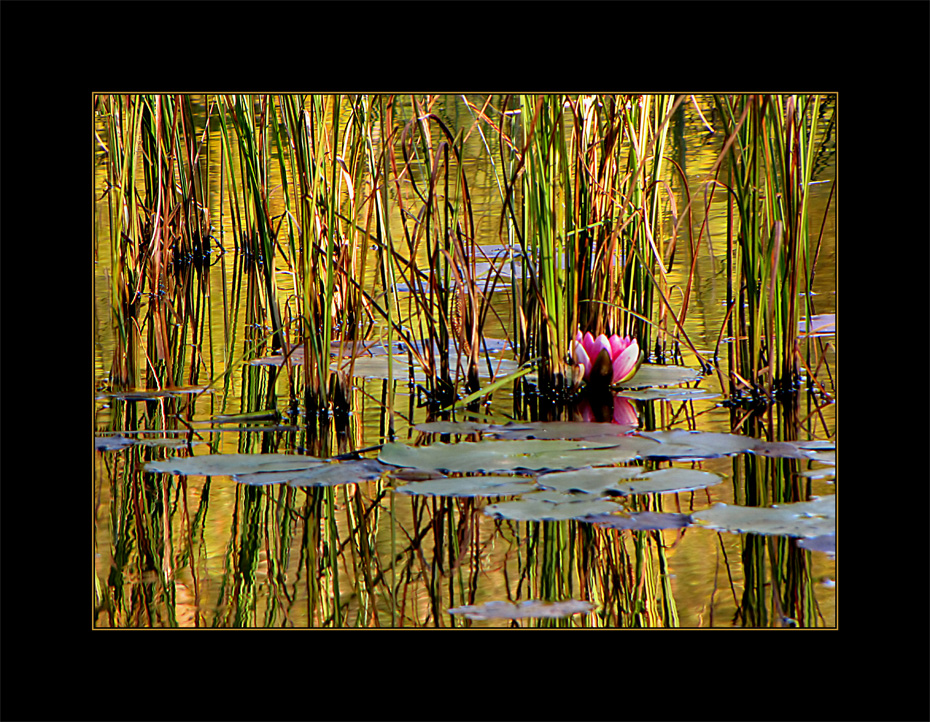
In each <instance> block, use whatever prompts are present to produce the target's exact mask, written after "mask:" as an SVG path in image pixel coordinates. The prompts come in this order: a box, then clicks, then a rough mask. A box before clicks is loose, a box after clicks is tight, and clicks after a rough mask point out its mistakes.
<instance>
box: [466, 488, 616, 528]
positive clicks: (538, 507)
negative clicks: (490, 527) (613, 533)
mask: <svg viewBox="0 0 930 722" xmlns="http://www.w3.org/2000/svg"><path fill="white" fill-rule="evenodd" d="M617 509H619V507H618V506H617V504H616V503H615V502H612V501H606V500H599V499H594V500H592V499H591V497H590V495H588V494H584V495H580V496H579V495H572V494H561V493H559V492H554V491H549V492H546V491H537V492H534V493H532V494H524V495H523V496H522V497H520V498H519V499H517V500H516V501H505V502H501V503H500V504H489V505H488V506H486V507H484V513H485V514H487V515H488V516H490V517H494V518H496V519H511V520H512V521H563V520H565V519H581V518H582V517H585V516H590V515H592V514H609V513H610V512H613V511H617Z"/></svg>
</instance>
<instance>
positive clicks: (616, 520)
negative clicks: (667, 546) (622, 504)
mask: <svg viewBox="0 0 930 722" xmlns="http://www.w3.org/2000/svg"><path fill="white" fill-rule="evenodd" d="M581 521H588V522H592V523H594V524H597V525H598V526H601V527H605V528H607V529H630V530H633V531H652V530H655V529H683V528H685V527H688V526H691V515H690V514H674V513H665V512H656V511H635V512H621V513H620V514H593V515H591V516H587V517H585V518H584V519H582V520H581Z"/></svg>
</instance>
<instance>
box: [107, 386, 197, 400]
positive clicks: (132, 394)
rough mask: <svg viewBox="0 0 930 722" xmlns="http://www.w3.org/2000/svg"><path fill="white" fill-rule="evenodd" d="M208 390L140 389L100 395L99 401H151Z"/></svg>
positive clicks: (176, 388) (186, 388)
mask: <svg viewBox="0 0 930 722" xmlns="http://www.w3.org/2000/svg"><path fill="white" fill-rule="evenodd" d="M206 390H207V387H206V386H176V387H171V388H164V389H140V390H137V391H113V392H110V393H105V394H100V395H99V396H97V397H96V398H97V400H98V401H100V400H102V399H107V398H110V399H123V400H124V401H150V400H152V399H161V398H167V397H171V396H183V395H185V394H199V393H203V392H204V391H206Z"/></svg>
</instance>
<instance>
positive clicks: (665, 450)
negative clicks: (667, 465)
mask: <svg viewBox="0 0 930 722" xmlns="http://www.w3.org/2000/svg"><path fill="white" fill-rule="evenodd" d="M639 435H640V436H643V437H645V438H647V439H652V440H653V441H658V442H659V443H660V444H661V445H662V446H661V448H659V449H658V450H657V451H656V453H655V454H653V456H654V457H656V458H660V457H661V458H666V459H712V458H714V457H718V456H729V455H731V454H738V453H741V452H744V451H751V450H752V449H753V448H754V447H755V446H756V444H757V442H758V439H754V438H752V437H751V436H739V435H737V434H723V433H716V432H712V431H688V430H686V429H672V430H671V431H642V432H640V434H639Z"/></svg>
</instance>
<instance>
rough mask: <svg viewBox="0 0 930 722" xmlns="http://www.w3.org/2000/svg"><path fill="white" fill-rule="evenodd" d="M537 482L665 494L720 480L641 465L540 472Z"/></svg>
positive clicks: (625, 492)
mask: <svg viewBox="0 0 930 722" xmlns="http://www.w3.org/2000/svg"><path fill="white" fill-rule="evenodd" d="M537 481H538V482H539V485H540V486H542V487H545V488H547V489H555V490H557V491H563V492H571V491H580V492H584V493H587V494H599V495H604V494H610V495H617V496H629V495H630V494H669V493H674V492H679V491H694V490H695V489H704V488H707V487H708V486H715V485H716V484H719V483H720V482H722V481H723V478H722V477H721V476H720V475H719V474H714V473H712V472H709V471H699V470H697V469H676V468H670V469H657V470H655V471H646V470H645V469H644V468H643V467H641V466H627V467H623V466H620V467H610V468H600V469H578V470H577V471H559V472H553V473H551V474H543V475H542V476H540V477H539V478H538V479H537Z"/></svg>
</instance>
